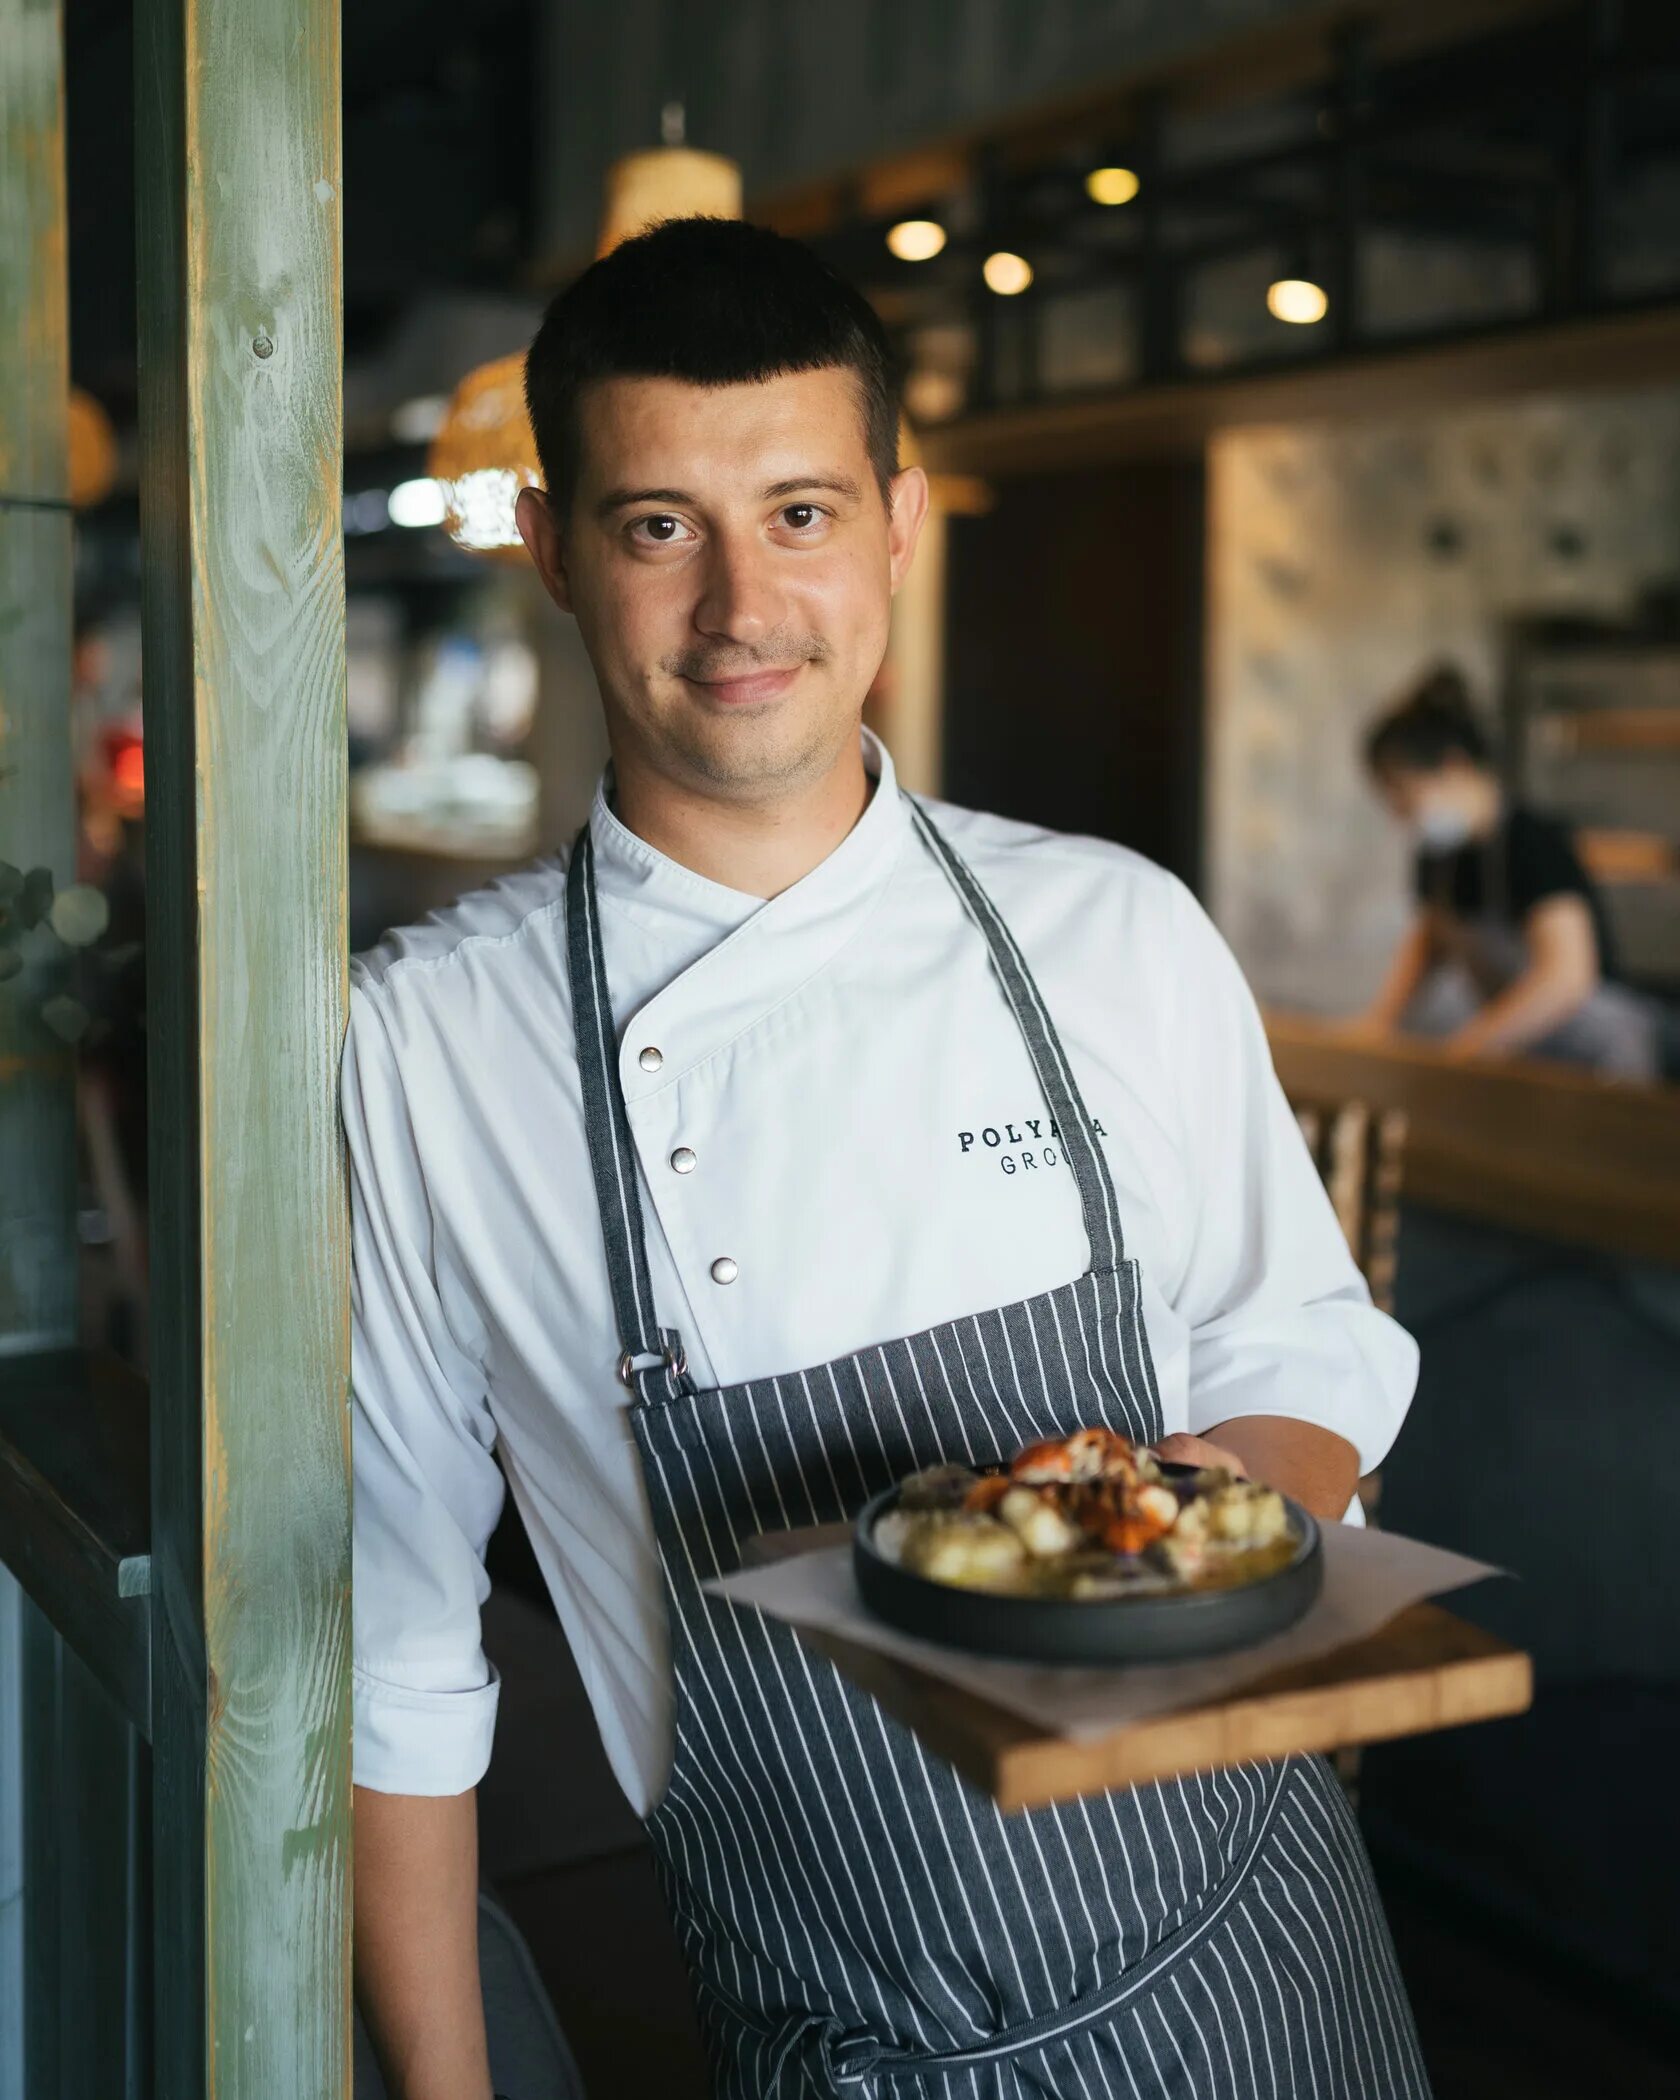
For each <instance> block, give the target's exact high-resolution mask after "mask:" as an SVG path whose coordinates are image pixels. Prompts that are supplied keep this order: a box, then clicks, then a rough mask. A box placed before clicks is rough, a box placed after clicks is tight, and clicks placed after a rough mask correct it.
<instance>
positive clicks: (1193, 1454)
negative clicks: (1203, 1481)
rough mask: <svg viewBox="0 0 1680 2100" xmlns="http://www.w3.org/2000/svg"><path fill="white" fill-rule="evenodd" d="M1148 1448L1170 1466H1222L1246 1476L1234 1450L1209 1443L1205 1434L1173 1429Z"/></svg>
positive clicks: (1244, 1469) (1245, 1468) (1244, 1467)
mask: <svg viewBox="0 0 1680 2100" xmlns="http://www.w3.org/2000/svg"><path fill="white" fill-rule="evenodd" d="M1149 1448H1150V1450H1151V1451H1153V1452H1154V1454H1155V1456H1156V1457H1157V1458H1160V1459H1165V1460H1166V1462H1167V1464H1168V1465H1170V1466H1223V1467H1224V1468H1225V1469H1226V1471H1227V1472H1229V1473H1236V1474H1239V1475H1240V1476H1241V1477H1242V1478H1243V1479H1244V1480H1246V1479H1247V1478H1248V1468H1247V1466H1245V1465H1244V1464H1243V1462H1242V1460H1241V1459H1240V1458H1239V1457H1238V1456H1237V1454H1236V1453H1235V1452H1234V1451H1228V1450H1227V1449H1226V1448H1225V1446H1224V1445H1223V1444H1213V1443H1209V1441H1208V1439H1207V1438H1206V1437H1205V1436H1191V1435H1189V1434H1188V1433H1187V1432H1186V1431H1184V1430H1182V1429H1175V1430H1174V1431H1173V1433H1172V1435H1171V1436H1163V1437H1158V1438H1157V1439H1156V1440H1155V1442H1154V1443H1153V1444H1151V1445H1150V1447H1149Z"/></svg>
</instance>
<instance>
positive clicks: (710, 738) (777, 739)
mask: <svg viewBox="0 0 1680 2100" xmlns="http://www.w3.org/2000/svg"><path fill="white" fill-rule="evenodd" d="M773 715H774V710H770V709H765V710H757V709H755V710H754V711H753V712H752V713H751V714H750V715H749V714H747V713H745V712H743V713H741V714H739V715H731V716H726V717H724V718H723V719H722V720H719V719H718V718H716V717H715V716H714V717H710V718H708V719H707V720H705V721H704V722H692V721H691V722H689V723H686V724H684V725H683V726H684V730H685V732H686V733H684V734H681V735H677V736H674V737H673V738H672V740H671V741H672V755H673V756H674V757H676V758H677V759H678V760H679V763H681V764H682V766H683V769H684V770H685V771H686V772H689V773H690V774H692V775H693V776H694V777H695V778H696V779H697V780H699V781H702V782H704V783H705V785H706V786H707V787H709V788H711V789H713V790H714V791H718V792H722V793H724V794H727V795H730V796H738V797H754V796H760V795H765V794H774V793H777V792H786V791H790V790H793V789H796V788H800V787H805V786H808V785H810V784H811V783H812V782H813V781H816V780H820V779H821V778H822V777H823V775H824V774H825V773H827V772H828V771H829V769H830V768H831V767H832V766H833V765H834V764H835V763H836V762H837V760H838V759H839V757H840V756H841V754H842V753H843V752H844V751H845V750H846V749H847V748H848V746H849V745H851V744H852V743H853V742H855V740H856V737H857V723H856V722H855V721H853V720H846V721H841V722H830V721H823V722H818V723H811V722H806V723H802V724H795V723H792V722H789V721H787V720H786V719H785V718H783V719H781V720H776V719H773V718H772V717H773Z"/></svg>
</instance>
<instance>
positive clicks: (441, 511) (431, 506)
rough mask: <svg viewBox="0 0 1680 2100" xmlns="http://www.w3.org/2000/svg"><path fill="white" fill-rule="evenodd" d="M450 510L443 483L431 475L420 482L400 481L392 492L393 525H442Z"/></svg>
mask: <svg viewBox="0 0 1680 2100" xmlns="http://www.w3.org/2000/svg"><path fill="white" fill-rule="evenodd" d="M448 510H449V503H448V499H447V497H446V496H445V494H444V489H443V484H442V482H440V481H434V480H433V479H432V477H431V476H430V475H429V474H428V475H425V476H423V477H422V478H421V479H420V480H418V481H399V482H398V483H397V485H396V487H395V488H394V489H393V490H392V491H391V501H390V516H391V523H392V524H393V525H441V524H442V523H443V521H444V518H445V516H446V515H447V514H448Z"/></svg>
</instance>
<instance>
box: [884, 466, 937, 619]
mask: <svg viewBox="0 0 1680 2100" xmlns="http://www.w3.org/2000/svg"><path fill="white" fill-rule="evenodd" d="M890 488H891V497H890V502H889V505H888V511H887V558H888V561H889V563H890V565H891V572H892V587H893V589H894V590H895V591H896V590H897V589H898V587H899V585H900V584H901V583H902V582H903V581H904V579H905V577H906V576H908V575H909V573H910V562H911V557H912V556H913V555H914V554H915V552H916V542H917V540H918V539H920V538H921V534H922V525H923V522H924V521H925V519H926V517H927V508H928V478H927V476H926V475H925V474H924V473H923V472H922V470H921V468H920V467H906V468H905V469H904V470H903V472H902V473H899V474H895V475H894V476H893V478H892V482H891V484H890Z"/></svg>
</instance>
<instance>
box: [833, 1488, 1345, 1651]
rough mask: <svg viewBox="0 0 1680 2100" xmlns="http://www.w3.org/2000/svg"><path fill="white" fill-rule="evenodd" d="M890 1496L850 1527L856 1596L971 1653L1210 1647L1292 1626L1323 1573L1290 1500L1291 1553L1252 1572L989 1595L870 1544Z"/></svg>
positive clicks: (893, 1621) (1313, 1537)
mask: <svg viewBox="0 0 1680 2100" xmlns="http://www.w3.org/2000/svg"><path fill="white" fill-rule="evenodd" d="M1287 1499H1288V1498H1287V1497H1286V1498H1285V1500H1286V1501H1287ZM897 1500H898V1489H897V1488H896V1487H892V1488H888V1489H887V1490H886V1492H885V1493H884V1494H880V1495H877V1496H876V1497H875V1498H874V1500H873V1501H872V1502H870V1503H869V1504H867V1505H866V1507H865V1508H864V1509H863V1510H862V1511H860V1512H859V1515H858V1520H857V1524H856V1527H855V1529H854V1531H853V1533H852V1566H853V1569H854V1571H855V1572H856V1575H857V1586H858V1589H859V1591H860V1593H861V1594H862V1597H863V1601H864V1603H865V1604H867V1605H868V1606H869V1608H870V1610H871V1611H872V1612H874V1613H875V1614H876V1616H877V1617H879V1618H882V1619H885V1620H886V1622H887V1624H888V1625H889V1626H896V1627H897V1628H898V1629H899V1631H900V1632H901V1633H910V1634H914V1635H915V1636H916V1637H917V1639H918V1640H924V1641H940V1642H943V1643H944V1645H945V1646H946V1647H949V1648H967V1649H970V1650H972V1651H973V1653H975V1654H976V1655H996V1656H1006V1657H1008V1658H1009V1659H1010V1660H1011V1661H1018V1662H1055V1663H1144V1662H1183V1661H1185V1660H1187V1659H1188V1658H1189V1657H1191V1656H1196V1655H1220V1654H1223V1653H1224V1652H1225V1651H1226V1650H1228V1649H1231V1648H1246V1647H1249V1646H1250V1645H1251V1644H1252V1643H1254V1642H1255V1641H1263V1640H1267V1639H1269V1638H1270V1636H1271V1635H1272V1634H1274V1633H1282V1632H1283V1631H1284V1629H1285V1628H1286V1627H1290V1626H1293V1625H1294V1624H1295V1622H1296V1620H1297V1619H1299V1618H1301V1617H1303V1616H1304V1615H1305V1613H1306V1611H1307V1609H1308V1607H1309V1606H1310V1605H1311V1604H1312V1603H1313V1601H1314V1599H1315V1598H1316V1597H1317V1596H1318V1593H1319V1589H1320V1587H1321V1585H1322V1583H1323V1580H1324V1557H1323V1554H1322V1552H1321V1550H1320V1546H1319V1536H1318V1525H1317V1522H1316V1521H1315V1520H1314V1518H1313V1517H1312V1515H1311V1513H1310V1512H1309V1511H1307V1510H1304V1509H1302V1508H1301V1506H1300V1504H1299V1503H1296V1502H1290V1503H1289V1504H1288V1507H1289V1517H1290V1522H1291V1523H1292V1524H1293V1525H1294V1527H1295V1529H1296V1531H1297V1533H1298V1534H1299V1537H1300V1541H1301V1543H1300V1545H1299V1547H1298V1548H1297V1549H1296V1553H1295V1558H1294V1559H1293V1560H1292V1561H1290V1562H1289V1563H1288V1564H1287V1565H1286V1566H1285V1567H1282V1568H1279V1569H1278V1570H1277V1571H1276V1573H1275V1574H1271V1575H1265V1576H1262V1577H1261V1579H1260V1580H1259V1581H1258V1582H1245V1583H1242V1584H1240V1585H1239V1586H1238V1587H1236V1588H1234V1589H1228V1590H1181V1591H1177V1592H1175V1593H1173V1594H1170V1595H1164V1596H1163V1595H1155V1596H1148V1597H1117V1598H1115V1599H1113V1600H1112V1601H1111V1600H1109V1599H1106V1598H1104V1599H1100V1600H1099V1599H1080V1598H1072V1597H999V1596H993V1595H992V1594H990V1593H989V1592H988V1591H985V1590H965V1589H958V1588H956V1587H955V1585H953V1584H951V1583H948V1582H932V1581H930V1580H929V1579H928V1577H927V1576H925V1575H916V1574H913V1573H912V1572H911V1571H910V1570H909V1569H908V1568H901V1567H899V1566H898V1565H897V1563H896V1562H894V1561H890V1560H887V1559H886V1558H885V1557H884V1556H883V1555H882V1554H880V1553H879V1552H877V1550H876V1547H875V1525H876V1522H877V1520H878V1519H879V1518H881V1517H883V1516H885V1514H886V1513H887V1511H888V1510H890V1509H891V1508H892V1507H893V1505H894V1503H896V1502H897Z"/></svg>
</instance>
